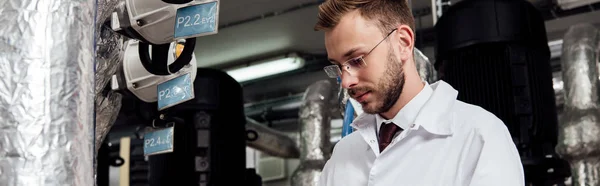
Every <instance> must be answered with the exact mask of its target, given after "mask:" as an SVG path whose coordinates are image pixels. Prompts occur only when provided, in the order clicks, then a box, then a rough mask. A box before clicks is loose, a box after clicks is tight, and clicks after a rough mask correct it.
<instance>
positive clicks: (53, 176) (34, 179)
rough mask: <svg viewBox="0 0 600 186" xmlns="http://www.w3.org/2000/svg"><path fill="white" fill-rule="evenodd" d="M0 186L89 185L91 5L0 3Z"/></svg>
mask: <svg viewBox="0 0 600 186" xmlns="http://www.w3.org/2000/svg"><path fill="white" fill-rule="evenodd" d="M1 2H2V3H0V4H2V5H1V6H0V12H1V13H0V14H1V15H2V18H0V25H2V26H0V185H2V186H17V185H18V186H21V185H35V186H54V185H56V186H58V185H77V186H79V185H81V186H90V185H94V175H93V158H94V155H93V153H94V147H93V146H94V143H93V142H94V110H93V109H94V99H93V98H94V88H93V85H94V66H93V65H94V44H93V40H94V26H95V25H94V14H95V8H96V4H95V2H96V1H95V0H78V1H73V0H52V1H47V0H46V1H40V0H2V1H1Z"/></svg>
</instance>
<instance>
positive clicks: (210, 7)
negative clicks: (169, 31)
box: [173, 1, 219, 39]
mask: <svg viewBox="0 0 600 186" xmlns="http://www.w3.org/2000/svg"><path fill="white" fill-rule="evenodd" d="M218 9H219V2H218V1H212V2H208V3H202V4H197V5H192V6H187V7H183V8H179V9H177V14H176V16H175V34H174V36H173V37H175V39H187V38H192V37H198V36H204V35H211V34H216V33H217V32H218V27H219V25H218V23H219V10H218Z"/></svg>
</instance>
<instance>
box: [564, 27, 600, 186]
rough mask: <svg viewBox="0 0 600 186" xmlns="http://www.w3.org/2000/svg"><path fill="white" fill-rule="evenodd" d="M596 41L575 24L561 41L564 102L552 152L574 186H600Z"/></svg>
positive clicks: (589, 29)
mask: <svg viewBox="0 0 600 186" xmlns="http://www.w3.org/2000/svg"><path fill="white" fill-rule="evenodd" d="M599 37H600V35H599V32H598V30H597V29H596V28H594V27H593V26H592V25H589V24H578V25H574V26H571V27H570V28H569V30H568V31H567V33H566V34H565V36H564V39H563V40H564V44H563V56H562V58H561V63H562V74H563V77H562V78H563V81H564V82H563V86H564V97H565V99H564V106H563V107H564V110H563V113H562V117H561V121H560V124H559V141H558V145H557V147H556V151H557V153H558V155H559V156H560V157H561V158H563V159H565V160H567V161H569V163H570V166H571V173H572V184H573V185H575V186H577V185H582V186H583V185H585V186H587V185H600V148H598V147H600V104H599V101H600V100H599V99H598V98H599V94H598V93H599V92H598V90H599V88H600V86H599V83H600V82H599V80H598V68H597V61H598V51H597V49H598V41H599V39H600V38H599Z"/></svg>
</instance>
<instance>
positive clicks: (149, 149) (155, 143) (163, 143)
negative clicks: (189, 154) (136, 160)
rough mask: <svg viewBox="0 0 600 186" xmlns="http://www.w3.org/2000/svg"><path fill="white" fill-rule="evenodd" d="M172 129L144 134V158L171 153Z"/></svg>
mask: <svg viewBox="0 0 600 186" xmlns="http://www.w3.org/2000/svg"><path fill="white" fill-rule="evenodd" d="M174 135H175V134H174V130H173V127H168V128H165V129H160V130H155V131H151V132H147V133H145V134H144V156H149V155H155V154H164V153H169V152H173V138H174Z"/></svg>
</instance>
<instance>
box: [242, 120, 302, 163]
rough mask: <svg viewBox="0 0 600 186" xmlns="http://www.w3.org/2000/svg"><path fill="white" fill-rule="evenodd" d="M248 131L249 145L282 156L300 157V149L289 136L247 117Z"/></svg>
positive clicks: (272, 154)
mask: <svg viewBox="0 0 600 186" xmlns="http://www.w3.org/2000/svg"><path fill="white" fill-rule="evenodd" d="M246 131H247V134H248V140H247V142H246V144H247V145H248V146H249V147H252V148H255V149H257V150H260V151H262V152H264V153H267V154H269V155H271V156H276V157H280V158H299V157H300V150H299V149H298V146H297V145H296V142H295V141H294V140H293V139H292V138H290V137H289V136H287V135H285V134H283V133H281V132H279V131H277V130H274V129H270V128H268V127H266V126H264V125H262V124H260V123H258V122H257V121H255V120H253V119H251V118H246Z"/></svg>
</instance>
